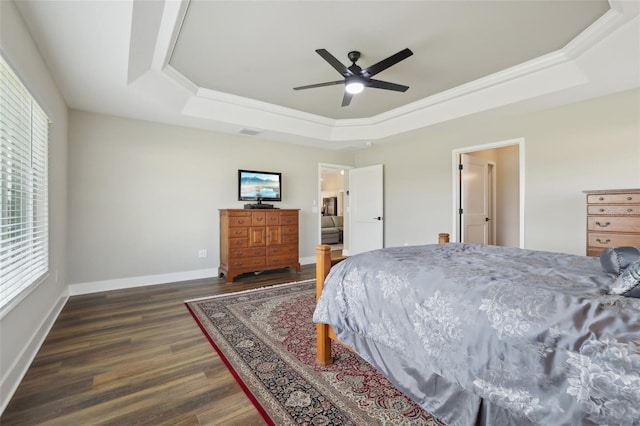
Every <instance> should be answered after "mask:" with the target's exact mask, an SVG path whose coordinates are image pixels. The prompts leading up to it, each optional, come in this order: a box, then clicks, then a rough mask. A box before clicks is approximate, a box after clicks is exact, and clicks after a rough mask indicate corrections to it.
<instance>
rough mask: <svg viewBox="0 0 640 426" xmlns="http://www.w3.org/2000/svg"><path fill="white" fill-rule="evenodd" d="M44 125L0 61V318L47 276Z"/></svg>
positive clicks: (28, 95) (46, 132) (46, 122)
mask: <svg viewBox="0 0 640 426" xmlns="http://www.w3.org/2000/svg"><path fill="white" fill-rule="evenodd" d="M49 123H50V120H49V117H48V116H47V114H46V113H45V112H44V110H43V109H42V108H41V107H40V105H39V104H38V102H37V101H36V100H35V99H34V97H33V96H32V95H31V93H30V92H29V90H28V89H27V88H26V87H25V85H24V84H23V83H22V81H21V80H20V78H19V77H18V76H17V75H16V73H15V72H14V71H13V69H12V68H11V67H10V66H9V64H8V63H7V61H6V60H5V58H4V57H3V56H2V55H0V318H1V317H2V316H4V314H5V313H6V312H8V311H9V310H11V309H12V308H13V307H14V306H16V305H17V304H18V303H19V302H20V300H22V299H23V298H24V297H25V296H26V295H27V294H28V293H29V292H30V291H32V290H33V289H34V288H36V287H37V286H38V285H39V284H40V283H41V282H43V281H44V279H45V278H46V277H47V276H48V272H49V183H48V179H49V177H48V176H49V164H48V161H49V160H48V157H49V153H48V150H49Z"/></svg>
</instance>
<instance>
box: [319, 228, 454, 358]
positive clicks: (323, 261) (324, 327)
mask: <svg viewBox="0 0 640 426" xmlns="http://www.w3.org/2000/svg"><path fill="white" fill-rule="evenodd" d="M448 242H449V234H447V233H441V234H438V244H444V243H448ZM344 259H346V256H341V257H336V258H332V257H331V247H330V246H328V245H318V246H317V247H316V301H317V300H318V299H319V298H320V294H322V289H323V288H324V279H325V278H326V277H327V275H328V274H329V270H330V269H331V267H332V266H333V265H335V264H336V263H338V262H341V261H343V260H344ZM316 333H317V335H316V339H317V343H316V360H317V362H318V364H320V365H322V366H327V365H331V363H332V362H333V359H331V340H335V341H336V342H338V343H340V341H339V340H338V338H337V337H336V334H335V333H334V331H333V329H332V328H331V326H330V325H328V324H323V323H316Z"/></svg>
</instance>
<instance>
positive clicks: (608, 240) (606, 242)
mask: <svg viewBox="0 0 640 426" xmlns="http://www.w3.org/2000/svg"><path fill="white" fill-rule="evenodd" d="M596 241H597V242H599V243H600V244H609V243H610V242H611V240H610V239H608V238H607V239H606V240H604V241H602V240H601V239H600V238H596Z"/></svg>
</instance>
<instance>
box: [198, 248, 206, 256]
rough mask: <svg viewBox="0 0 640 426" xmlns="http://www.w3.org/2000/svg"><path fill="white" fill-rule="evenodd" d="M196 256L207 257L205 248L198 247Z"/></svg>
mask: <svg viewBox="0 0 640 426" xmlns="http://www.w3.org/2000/svg"><path fill="white" fill-rule="evenodd" d="M198 257H207V249H200V250H199V251H198Z"/></svg>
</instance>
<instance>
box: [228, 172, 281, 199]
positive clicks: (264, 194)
mask: <svg viewBox="0 0 640 426" xmlns="http://www.w3.org/2000/svg"><path fill="white" fill-rule="evenodd" d="M238 201H258V202H262V201H267V202H269V201H282V173H276V172H260V171H256V170H238Z"/></svg>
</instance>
